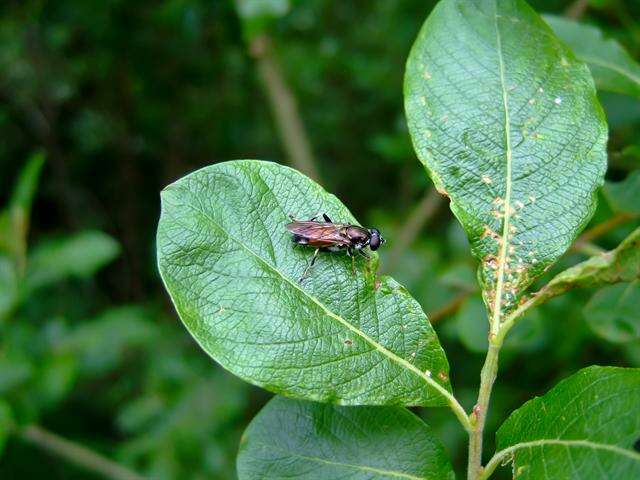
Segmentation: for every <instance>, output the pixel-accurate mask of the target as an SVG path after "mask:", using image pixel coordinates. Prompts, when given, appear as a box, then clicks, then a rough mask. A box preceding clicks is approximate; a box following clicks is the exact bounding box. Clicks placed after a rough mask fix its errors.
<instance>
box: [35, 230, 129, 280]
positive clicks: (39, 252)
mask: <svg viewBox="0 0 640 480" xmlns="http://www.w3.org/2000/svg"><path fill="white" fill-rule="evenodd" d="M119 253H120V246H119V245H118V242H116V241H115V240H114V239H113V238H112V237H110V236H109V235H107V234H106V233H103V232H99V231H94V230H86V231H82V232H78V233H75V234H73V235H68V236H65V237H62V238H58V239H55V240H48V241H45V242H42V243H40V244H39V245H37V246H36V247H35V248H34V249H33V252H32V253H31V255H30V256H29V261H28V265H27V277H26V286H27V290H33V289H36V288H41V287H45V286H48V285H51V284H54V283H56V282H60V281H62V280H64V279H66V278H69V277H75V278H90V277H91V276H93V275H94V274H95V273H96V272H97V271H98V270H100V269H101V268H103V267H104V266H105V265H107V264H108V263H110V262H111V261H112V260H113V259H115V258H116V257H117V256H118V254H119Z"/></svg>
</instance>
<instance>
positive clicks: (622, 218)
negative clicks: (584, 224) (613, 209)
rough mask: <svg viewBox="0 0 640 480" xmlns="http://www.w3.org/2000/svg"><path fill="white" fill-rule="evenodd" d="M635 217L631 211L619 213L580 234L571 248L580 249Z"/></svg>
mask: <svg viewBox="0 0 640 480" xmlns="http://www.w3.org/2000/svg"><path fill="white" fill-rule="evenodd" d="M634 218H636V217H635V216H634V215H631V214H629V213H619V214H617V215H616V216H614V217H611V218H610V219H609V220H606V221H604V222H602V223H599V224H598V225H596V226H595V227H593V228H591V229H589V230H587V231H586V232H584V233H583V234H582V235H580V236H579V237H578V239H577V240H576V241H575V242H573V245H572V246H571V249H570V250H572V251H580V250H581V248H582V247H583V246H584V245H585V244H588V243H591V242H593V241H594V240H595V239H596V238H599V237H601V236H602V235H605V234H606V233H609V232H610V231H611V230H613V229H614V228H616V227H617V226H619V225H622V224H623V223H626V222H628V221H629V220H632V219H634Z"/></svg>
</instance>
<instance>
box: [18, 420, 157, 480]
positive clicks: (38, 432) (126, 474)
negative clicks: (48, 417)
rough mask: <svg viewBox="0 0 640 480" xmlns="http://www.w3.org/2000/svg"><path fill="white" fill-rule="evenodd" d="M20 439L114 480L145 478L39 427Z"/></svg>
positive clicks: (20, 433)
mask: <svg viewBox="0 0 640 480" xmlns="http://www.w3.org/2000/svg"><path fill="white" fill-rule="evenodd" d="M18 434H19V436H20V438H22V439H23V440H25V441H26V442H28V443H31V444H32V445H35V446H37V447H40V448H41V449H43V450H46V451H48V452H50V453H52V454H54V455H57V456H58V457H61V458H64V459H65V460H67V461H69V462H70V463H73V464H75V465H77V466H78V467H81V468H84V469H85V470H89V471H91V472H94V473H97V474H99V475H102V476H103V477H105V478H110V479H113V480H144V478H145V477H143V476H141V475H138V474H137V473H135V472H133V471H131V470H129V469H128V468H126V467H124V466H122V465H120V464H118V463H116V462H114V461H112V460H109V459H108V458H106V457H104V456H102V455H100V454H98V453H96V452H94V451H92V450H90V449H88V448H86V447H84V446H82V445H79V444H77V443H74V442H71V441H69V440H67V439H65V438H62V437H60V436H59V435H56V434H55V433H52V432H49V431H47V430H45V429H44V428H42V427H40V426H38V425H30V426H28V427H25V428H24V429H22V430H21V431H20V432H19V433H18Z"/></svg>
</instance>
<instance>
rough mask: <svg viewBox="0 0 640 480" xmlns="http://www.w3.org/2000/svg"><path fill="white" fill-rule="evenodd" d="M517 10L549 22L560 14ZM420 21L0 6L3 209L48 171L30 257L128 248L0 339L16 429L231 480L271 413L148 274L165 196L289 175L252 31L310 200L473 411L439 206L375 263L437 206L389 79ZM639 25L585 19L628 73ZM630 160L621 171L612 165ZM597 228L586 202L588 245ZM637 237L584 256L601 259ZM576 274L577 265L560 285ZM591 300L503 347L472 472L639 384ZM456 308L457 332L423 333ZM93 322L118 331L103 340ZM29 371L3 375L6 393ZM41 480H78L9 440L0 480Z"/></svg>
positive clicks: (451, 436) (616, 235) (162, 8)
mask: <svg viewBox="0 0 640 480" xmlns="http://www.w3.org/2000/svg"><path fill="white" fill-rule="evenodd" d="M531 3H532V5H533V6H534V7H535V8H536V9H537V10H538V11H540V12H556V13H562V12H564V11H565V10H566V8H567V7H568V6H569V5H570V4H572V3H573V2H569V1H554V0H540V1H534V2H531ZM433 4H434V2H429V1H422V0H394V1H391V0H377V1H353V2H345V1H337V0H336V1H329V0H308V1H296V2H293V3H292V5H291V6H290V8H289V11H288V13H287V14H286V15H284V16H283V17H281V18H277V19H273V20H272V21H267V20H265V19H262V20H265V21H260V22H257V23H253V24H252V25H250V26H249V27H251V28H247V25H245V27H244V28H243V25H242V24H241V22H240V21H239V19H238V16H237V14H236V11H235V8H234V4H233V2H231V1H223V0H208V1H204V0H165V1H151V0H142V1H135V2H131V1H125V0H65V1H44V0H25V1H5V2H3V3H2V6H0V132H1V135H2V138H1V141H0V200H2V202H1V203H4V202H5V201H6V200H7V199H8V197H9V193H10V191H11V187H12V185H13V183H14V180H15V178H16V176H17V175H18V173H19V171H20V168H21V167H22V165H23V164H24V162H25V160H26V158H27V157H28V156H29V155H30V154H31V153H33V152H35V151H37V150H42V151H44V152H45V153H46V158H47V160H46V164H45V169H44V174H43V177H42V180H41V182H40V188H39V191H38V195H37V198H36V201H35V205H34V210H33V215H32V221H31V231H30V237H29V242H30V244H31V245H37V244H38V243H39V242H41V241H43V240H46V239H50V238H65V236H68V235H70V234H72V233H74V232H81V231H84V230H87V229H97V230H102V231H104V232H106V233H108V234H109V235H111V236H112V237H113V238H114V239H116V240H117V242H118V243H119V244H120V246H121V253H120V255H119V256H118V257H117V258H116V259H115V260H114V261H113V262H111V263H110V264H109V265H108V266H106V268H104V269H102V270H100V272H99V273H98V274H97V275H96V276H95V277H93V278H90V279H73V278H72V279H67V280H64V281H61V282H59V283H58V284H56V285H54V286H51V287H48V288H46V289H42V290H38V291H36V292H35V293H34V294H32V295H30V296H29V298H28V299H26V301H25V302H24V303H23V304H22V306H21V307H20V308H19V309H18V310H17V311H16V312H15V314H14V315H13V316H12V318H10V319H9V321H8V322H7V323H6V324H4V325H0V334H2V335H3V336H4V340H3V339H2V338H1V337H0V358H2V357H3V352H5V351H6V350H7V349H8V348H9V347H8V346H7V345H6V344H4V345H3V342H9V341H13V342H16V341H19V342H22V343H20V345H21V347H20V349H21V351H22V352H23V353H24V355H23V358H22V359H21V361H23V363H24V364H27V365H29V369H28V370H29V374H28V375H27V376H26V377H25V380H24V381H23V382H20V383H18V384H17V386H15V387H14V388H12V389H11V390H9V391H8V392H5V393H4V394H3V395H4V396H6V398H7V399H8V400H9V403H10V405H11V406H12V409H13V410H14V414H15V417H16V419H17V421H18V422H19V423H30V422H36V423H39V424H40V425H43V426H44V427H45V428H47V429H49V430H51V431H54V432H56V433H58V434H60V435H62V436H64V437H66V438H69V439H73V440H74V441H77V442H79V443H82V444H84V445H87V446H89V447H91V448H93V449H95V450H97V451H99V452H101V453H103V454H105V455H107V456H109V457H111V458H114V459H117V460H118V461H120V462H122V463H124V464H127V465H129V466H130V467H131V468H133V469H135V470H137V471H139V472H141V473H144V474H148V475H150V476H152V477H153V478H161V479H164V478H167V479H169V478H194V479H205V478H206V479H218V478H220V479H226V478H234V476H235V473H234V466H233V465H234V457H235V452H236V449H237V444H238V441H239V436H240V434H241V432H242V430H243V429H244V427H245V426H246V425H247V423H248V422H249V420H250V419H251V418H252V417H253V415H254V414H255V413H256V412H257V411H258V410H259V409H260V407H261V406H262V405H263V404H264V403H265V401H266V400H267V399H268V398H269V395H268V394H267V393H265V392H263V391H259V390H258V389H255V388H253V387H250V386H248V385H246V384H244V383H242V382H241V381H240V380H238V379H236V378H234V377H232V376H231V375H229V374H227V373H226V372H224V371H222V369H221V368H220V367H218V366H217V365H215V364H214V363H213V362H212V361H211V360H210V359H209V358H208V357H207V356H206V355H205V354H204V353H203V352H201V351H199V349H198V347H197V345H196V344H195V342H194V341H192V339H191V338H190V337H189V335H188V334H187V332H186V330H185V329H184V328H182V326H181V325H180V324H179V321H178V319H177V316H176V315H175V313H174V312H173V310H172V308H171V306H170V304H169V301H168V297H167V295H166V294H165V292H164V290H163V289H162V286H161V284H160V280H159V277H158V273H157V270H156V263H155V258H154V251H155V245H154V235H155V228H156V225H157V220H158V215H159V191H160V190H161V189H162V188H163V187H164V186H165V185H166V184H168V183H170V182H172V181H173V180H175V179H177V178H179V177H180V176H182V175H184V174H186V173H188V172H190V171H192V170H194V169H196V168H198V167H201V166H204V165H208V164H211V163H215V162H220V161H224V160H229V159H237V158H258V159H265V160H273V161H277V162H282V163H287V157H286V154H285V151H284V150H283V147H282V145H281V144H280V142H279V140H278V138H279V137H278V135H277V131H276V127H275V125H274V122H273V119H272V116H271V111H270V109H269V104H268V101H267V97H266V94H265V91H264V88H263V84H262V83H261V82H260V79H259V77H258V73H257V71H256V65H255V61H254V59H252V57H251V56H250V55H249V53H248V48H247V42H248V41H250V40H251V38H252V37H251V34H252V33H255V32H256V31H261V32H262V33H265V34H267V35H269V36H270V37H271V40H272V42H273V45H274V52H275V55H276V59H277V61H278V62H279V64H280V66H281V68H282V70H283V73H284V76H285V78H286V81H287V82H288V84H289V88H290V89H291V90H292V91H293V92H294V94H295V96H296V98H297V102H298V104H299V109H300V113H301V115H302V118H303V120H304V123H305V126H306V128H307V131H308V135H309V138H310V142H311V145H312V149H313V152H314V154H315V158H316V162H317V168H318V170H319V172H320V177H321V179H320V182H321V183H322V185H323V186H324V187H325V188H326V189H327V190H329V191H331V192H333V193H335V194H336V195H337V196H338V197H339V198H340V199H341V200H342V201H343V202H344V204H345V205H347V206H348V207H349V208H350V209H351V211H352V212H353V213H354V215H355V216H356V217H357V218H358V219H359V220H360V222H361V223H363V224H365V225H375V226H378V227H379V228H380V229H381V230H382V231H383V233H384V235H385V237H387V239H388V240H389V242H388V244H387V245H385V247H384V248H383V250H382V251H381V256H382V260H381V261H382V266H383V267H382V268H383V269H386V270H389V273H391V274H392V275H394V276H395V278H396V279H398V280H399V281H400V282H402V283H404V284H405V285H406V286H407V287H408V289H409V291H410V292H411V293H412V294H413V295H414V296H415V297H416V298H417V299H418V300H419V301H420V303H421V304H422V306H423V307H424V309H425V311H427V312H428V313H429V314H434V313H436V317H435V318H436V319H437V322H436V323H435V327H436V330H437V331H438V334H439V335H440V338H441V340H442V342H443V344H444V346H445V349H446V350H447V353H448V357H449V361H450V364H451V373H452V382H453V385H454V388H455V391H456V392H457V395H458V396H459V397H460V398H461V399H462V402H463V404H464V405H465V407H467V408H470V406H471V405H472V404H473V401H474V395H475V394H474V392H475V391H476V389H477V384H478V379H479V370H480V366H481V362H482V358H483V355H482V354H481V353H478V352H477V351H474V350H477V349H478V348H482V345H483V343H482V339H483V338H484V335H485V334H486V331H484V330H483V329H484V328H485V327H484V324H483V323H482V322H483V319H482V310H481V305H479V304H478V301H477V298H479V294H478V293H469V294H468V295H466V296H465V294H464V292H466V291H468V290H469V289H473V286H474V282H475V280H474V275H475V274H474V268H475V267H474V264H473V261H472V260H471V257H470V254H469V251H468V246H467V245H466V240H465V238H464V234H463V233H462V230H461V229H460V228H459V226H458V225H457V223H456V222H455V221H454V219H453V218H452V216H451V214H450V213H449V211H448V209H447V208H446V205H445V204H444V203H442V202H441V203H439V204H438V206H437V209H436V211H435V214H434V215H433V217H432V218H431V219H430V221H429V222H428V224H427V225H426V226H424V227H423V228H422V231H421V234H420V236H419V239H418V240H417V241H415V242H413V243H412V245H411V246H410V248H408V249H407V250H406V251H403V252H400V256H399V257H397V258H395V259H388V258H387V256H388V253H389V252H390V251H392V250H393V245H394V240H395V241H397V238H398V236H401V235H402V233H401V232H402V231H403V226H404V225H405V224H406V221H407V218H408V217H409V214H410V213H411V211H412V209H413V208H414V206H415V205H416V204H417V203H418V202H419V201H420V199H421V198H422V197H423V196H424V195H425V193H426V192H428V190H429V189H430V188H431V184H430V182H429V180H428V178H427V176H426V174H425V173H424V171H423V170H422V168H421V167H420V165H419V163H418V162H417V160H416V159H415V155H414V153H413V150H412V148H411V144H410V140H409V136H408V133H407V130H406V125H405V120H404V115H403V107H402V105H403V102H402V77H403V72H404V63H405V60H406V57H407V55H408V52H409V48H410V46H411V44H412V42H413V39H414V38H415V36H416V34H417V32H418V29H419V27H420V25H421V23H422V22H423V21H424V19H425V18H426V17H427V15H428V13H429V11H430V10H431V8H432V6H433ZM639 18H640V4H636V2H623V1H619V2H616V1H607V0H598V1H593V2H591V6H590V7H589V8H588V9H587V10H586V12H585V13H584V15H583V19H584V20H585V21H588V22H590V23H595V24H597V25H599V26H600V27H601V28H602V29H603V30H604V31H606V32H607V33H608V34H610V35H612V36H614V37H615V38H617V39H618V40H619V41H620V42H621V43H622V44H623V45H625V46H626V48H627V49H628V50H629V52H630V53H631V54H632V55H633V56H634V57H635V58H638V55H639V54H640V24H639V23H638V19H639ZM256 29H258V30H256ZM600 97H601V100H602V102H603V104H604V106H605V110H606V112H607V115H608V119H609V123H610V128H611V132H610V136H611V139H610V143H609V152H610V156H609V158H610V167H609V172H608V177H607V178H609V179H614V180H619V179H622V178H624V177H625V176H626V175H627V173H628V172H629V171H630V170H633V169H635V168H637V167H638V166H639V163H638V161H639V160H640V158H639V157H638V156H637V155H638V154H637V152H638V150H639V149H640V134H639V133H638V132H640V101H638V100H635V99H631V98H627V97H623V96H618V95H613V94H604V93H603V94H601V95H600ZM633 145H636V147H635V152H636V153H635V154H634V153H633V149H632V150H631V151H630V150H628V149H627V150H625V148H626V147H629V146H633ZM634 155H635V156H634ZM611 215H612V212H611V211H610V209H609V207H608V206H607V204H606V202H601V206H600V207H599V210H598V212H597V213H596V217H595V218H594V220H593V221H592V225H593V224H597V223H599V222H602V221H605V220H606V219H608V218H609V217H611ZM634 224H637V221H635V220H634V221H631V222H627V223H626V224H624V225H622V226H620V227H619V228H617V229H614V230H613V231H611V232H610V233H608V234H607V235H606V236H604V237H601V238H599V239H598V240H597V241H596V243H597V244H598V245H599V246H601V247H604V248H611V247H613V246H615V245H616V244H617V243H618V242H619V240H620V239H622V238H623V237H624V235H625V233H627V232H628V231H629V230H630V228H631V227H632V226H633V225H634ZM78 254H79V255H80V254H82V255H86V256H89V257H90V256H91V255H92V252H78ZM583 258H585V256H584V255H583V254H579V253H573V254H570V255H567V256H566V257H565V258H564V259H563V260H562V261H561V263H562V265H564V266H566V265H570V264H572V263H575V262H576V261H578V260H581V259H583ZM385 260H393V261H389V262H388V265H385ZM558 268H560V267H558ZM592 293H593V292H574V293H572V294H570V295H568V296H566V297H563V298H560V299H557V300H555V301H554V302H552V303H550V304H549V305H548V306H545V307H544V308H541V309H539V310H538V311H537V312H536V313H534V314H533V315H531V317H532V318H531V319H530V321H529V322H525V323H524V324H523V326H522V328H519V330H518V331H517V332H514V337H515V338H514V340H513V341H512V343H511V346H510V348H508V349H505V352H504V355H503V358H502V364H501V368H502V371H501V372H500V376H499V380H498V384H497V387H496V389H495V395H494V397H493V403H492V410H491V414H490V418H489V430H490V431H491V433H490V436H489V437H488V438H489V440H488V443H489V447H488V448H487V449H486V450H487V454H490V453H491V451H492V450H491V449H492V443H493V442H492V436H493V432H494V431H495V428H496V427H497V426H498V425H499V424H500V423H501V422H502V420H504V418H505V417H506V415H507V414H508V412H509V411H511V410H512V409H513V408H515V407H517V406H519V405H521V404H522V403H523V402H524V401H525V400H527V399H529V398H531V397H532V396H533V395H538V394H541V393H543V392H545V391H546V390H548V389H549V388H550V386H552V385H554V384H555V383H556V382H557V381H558V380H559V379H561V378H563V377H565V376H567V375H569V374H571V373H573V372H575V371H576V370H578V369H579V368H581V367H583V366H587V365H592V364H602V365H621V366H638V365H640V345H638V343H637V342H635V343H633V342H632V343H626V344H613V343H608V342H606V341H604V340H602V339H600V338H598V337H597V335H596V334H595V333H594V332H593V331H592V330H591V329H590V328H589V327H588V325H587V323H586V322H585V321H584V320H585V319H584V315H583V310H582V309H583V306H584V305H585V304H586V302H587V301H588V300H589V298H590V297H591V295H592ZM463 297H464V300H461V302H458V303H459V304H460V306H461V310H460V313H459V314H458V312H457V310H456V309H455V308H454V309H453V311H452V313H448V314H445V315H441V314H440V313H438V312H439V311H441V309H442V308H443V307H444V306H447V305H451V302H452V301H453V300H454V299H462V298H463ZM458 303H455V302H454V305H458ZM122 307H123V308H122ZM105 312H106V313H105ZM105 315H106V316H107V317H108V318H107V320H108V319H109V318H114V317H120V318H124V319H125V320H122V321H120V323H117V324H118V325H129V326H130V328H123V329H118V331H117V332H114V331H112V330H110V325H112V324H110V323H109V322H108V321H105ZM458 315H459V316H458ZM109 316H111V317H109ZM130 318H131V319H132V320H131V321H129V320H128V319H130ZM474 318H475V319H476V320H477V321H476V322H474V321H473V319H474ZM469 319H471V321H469ZM87 326H89V328H87ZM82 327H84V328H82ZM3 329H4V331H3ZM9 329H11V331H12V332H13V333H12V334H11V335H8V334H7V332H8V330H9ZM16 332H17V333H16ZM78 332H80V333H78ZM16 338H17V339H18V340H16ZM69 343H71V344H72V345H74V347H73V348H70V347H68V345H69ZM65 345H67V347H65ZM23 346H24V347H23ZM13 348H14V349H15V348H17V347H15V345H14V347H13ZM21 365H22V366H23V364H21ZM22 366H20V365H12V364H11V363H10V362H5V363H2V364H0V380H1V379H2V378H3V375H7V374H8V373H7V372H9V371H11V372H15V371H16V369H19V368H22ZM3 369H4V371H3ZM45 380H46V381H45ZM52 392H53V393H52ZM421 414H422V415H423V416H424V418H426V420H427V421H428V422H429V423H431V424H432V425H433V426H434V427H435V429H436V431H437V432H438V433H439V434H440V436H441V438H442V439H443V441H444V442H445V445H446V447H447V449H448V450H449V452H450V454H451V456H452V458H453V459H454V462H455V465H456V469H457V471H458V472H461V471H463V469H464V465H465V464H466V444H465V440H466V438H465V435H464V432H463V431H462V429H461V428H460V427H459V426H458V425H457V424H456V422H455V420H454V419H453V417H452V416H451V415H450V414H449V412H447V411H444V410H441V409H440V410H434V409H431V410H425V411H422V412H421ZM44 476H46V478H51V479H63V478H64V479H67V478H69V479H76V478H93V476H92V475H91V474H89V473H87V472H85V471H82V470H79V469H77V468H75V467H73V466H70V465H69V464H67V463H66V462H64V461H62V460H59V459H57V458H55V457H53V456H49V455H47V454H45V453H43V452H42V451H40V450H38V449H36V448H34V447H32V446H30V445H28V444H27V443H25V442H23V441H21V440H20V439H18V438H17V437H12V438H11V439H10V440H9V442H8V444H7V446H6V449H5V451H4V453H3V454H2V456H1V457H0V478H42V477H44Z"/></svg>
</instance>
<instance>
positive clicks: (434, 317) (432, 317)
mask: <svg viewBox="0 0 640 480" xmlns="http://www.w3.org/2000/svg"><path fill="white" fill-rule="evenodd" d="M470 293H471V292H468V291H465V292H460V293H459V294H458V295H456V296H455V297H453V298H452V299H451V301H450V302H449V303H447V304H445V305H443V306H442V307H440V308H439V309H438V310H436V311H435V312H433V313H431V314H429V315H428V317H429V323H431V325H433V324H434V323H436V322H438V321H440V320H442V319H443V318H445V317H447V316H449V315H451V314H453V313H455V312H457V311H458V309H459V308H460V306H461V305H462V304H463V303H464V301H465V300H466V299H467V297H468V296H469V294H470Z"/></svg>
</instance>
